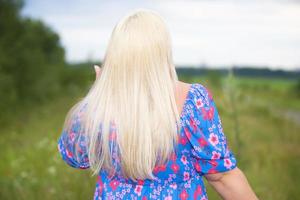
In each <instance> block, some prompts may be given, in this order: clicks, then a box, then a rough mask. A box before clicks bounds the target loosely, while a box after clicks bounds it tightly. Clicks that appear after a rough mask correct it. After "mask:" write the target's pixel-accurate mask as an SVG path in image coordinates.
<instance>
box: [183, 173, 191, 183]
mask: <svg viewBox="0 0 300 200" xmlns="http://www.w3.org/2000/svg"><path fill="white" fill-rule="evenodd" d="M189 179H190V173H188V172H184V173H183V180H184V181H187V180H189Z"/></svg>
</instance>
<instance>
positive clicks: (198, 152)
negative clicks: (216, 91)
mask: <svg viewBox="0 0 300 200" xmlns="http://www.w3.org/2000/svg"><path fill="white" fill-rule="evenodd" d="M194 89H195V90H194V96H193V98H192V101H193V104H194V106H193V112H192V113H193V117H192V120H191V123H190V124H191V125H192V126H191V130H190V131H189V133H188V139H189V141H190V143H191V145H192V150H191V153H192V157H194V158H195V160H196V161H195V168H196V170H197V171H198V172H200V173H202V174H212V173H219V172H225V171H229V170H231V169H234V168H235V167H236V165H237V161H236V158H235V156H234V154H233V152H232V151H231V150H230V148H229V147H228V144H227V139H226V136H225V134H224V132H223V127H222V123H221V119H220V116H219V113H218V110H217V107H216V104H215V102H214V100H213V97H212V95H211V93H210V91H209V90H208V89H207V88H206V87H204V86H203V85H201V84H199V83H197V84H195V87H194Z"/></svg>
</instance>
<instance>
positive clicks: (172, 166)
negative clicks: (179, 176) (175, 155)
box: [171, 163, 179, 173]
mask: <svg viewBox="0 0 300 200" xmlns="http://www.w3.org/2000/svg"><path fill="white" fill-rule="evenodd" d="M171 169H172V170H173V171H174V173H177V172H178V170H179V166H178V165H177V164H176V163H173V164H172V165H171Z"/></svg>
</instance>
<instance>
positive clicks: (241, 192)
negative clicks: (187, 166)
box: [204, 167, 258, 200]
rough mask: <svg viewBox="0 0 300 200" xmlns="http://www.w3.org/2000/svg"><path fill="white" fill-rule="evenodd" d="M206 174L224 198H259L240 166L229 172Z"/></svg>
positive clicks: (252, 199) (249, 199) (239, 199)
mask: <svg viewBox="0 0 300 200" xmlns="http://www.w3.org/2000/svg"><path fill="white" fill-rule="evenodd" d="M204 176H205V178H206V179H207V181H208V183H209V184H210V185H211V186H212V187H213V188H214V189H215V190H216V191H217V192H218V194H219V195H220V196H221V197H222V199H224V200H258V198H257V196H256V195H255V193H254V192H253V191H252V189H251V187H250V185H249V183H248V181H247V178H246V176H245V175H244V173H243V172H242V171H241V170H240V169H239V168H238V167H235V168H234V169H232V170H230V171H227V172H223V173H215V174H206V175H204Z"/></svg>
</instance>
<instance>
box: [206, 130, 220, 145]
mask: <svg viewBox="0 0 300 200" xmlns="http://www.w3.org/2000/svg"><path fill="white" fill-rule="evenodd" d="M208 141H209V142H210V143H211V144H212V145H214V146H216V145H217V144H218V143H219V138H218V136H217V135H216V134H214V133H211V134H210V135H209V139H208Z"/></svg>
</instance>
